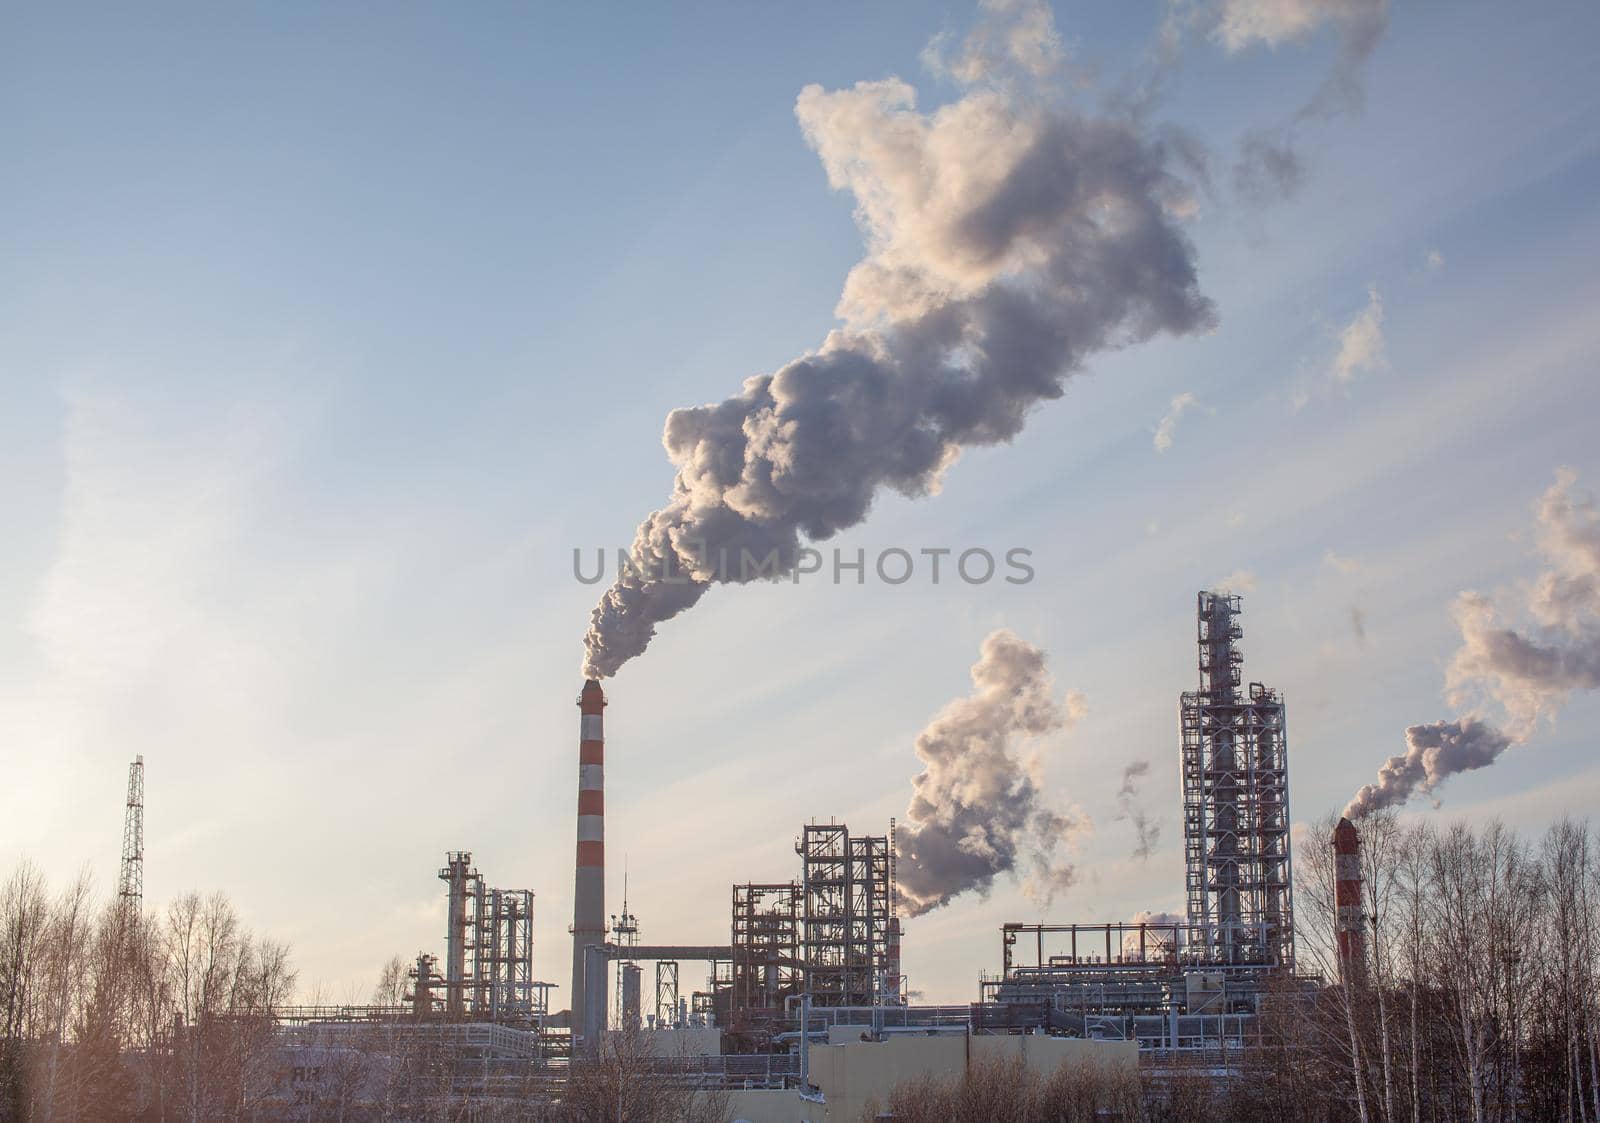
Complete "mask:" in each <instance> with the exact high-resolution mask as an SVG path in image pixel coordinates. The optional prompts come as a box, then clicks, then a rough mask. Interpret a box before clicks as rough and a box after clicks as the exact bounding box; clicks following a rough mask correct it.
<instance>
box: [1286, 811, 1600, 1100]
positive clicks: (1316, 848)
mask: <svg viewBox="0 0 1600 1123" xmlns="http://www.w3.org/2000/svg"><path fill="white" fill-rule="evenodd" d="M1358 827H1359V830H1360V833H1361V862H1360V864H1361V872H1362V879H1363V880H1362V905H1361V916H1360V924H1361V931H1362V938H1361V940H1360V942H1359V947H1358V951H1359V955H1358V956H1357V957H1355V958H1353V959H1351V960H1349V961H1341V959H1340V955H1339V951H1338V940H1337V931H1338V920H1337V917H1338V913H1337V909H1336V907H1335V893H1334V884H1335V863H1334V858H1333V854H1332V851H1331V849H1330V847H1329V845H1328V839H1329V837H1330V835H1331V833H1332V830H1333V823H1332V821H1331V820H1328V821H1325V822H1324V823H1322V824H1321V825H1320V826H1319V827H1318V828H1317V831H1316V833H1315V834H1313V836H1312V837H1311V838H1309V839H1307V840H1306V841H1305V842H1304V843H1302V844H1301V845H1300V846H1299V847H1298V851H1297V853H1296V856H1295V857H1296V865H1297V878H1296V881H1297V895H1296V898H1295V904H1296V910H1297V913H1298V917H1297V920H1298V925H1297V927H1298V931H1299V941H1298V947H1299V954H1300V961H1301V967H1302V968H1311V969H1313V970H1318V971H1320V972H1321V973H1322V975H1323V978H1324V980H1325V982H1326V984H1327V985H1326V986H1324V987H1323V988H1322V989H1321V991H1320V992H1319V994H1318V1000H1317V1002H1316V1004H1315V1006H1314V1008H1313V1013H1314V1016H1313V1017H1311V1018H1309V1019H1300V1020H1296V1019H1295V1017H1294V1015H1293V1013H1292V1012H1291V1010H1292V1007H1291V1006H1289V1005H1286V1004H1279V1005H1278V1010H1279V1012H1280V1016H1279V1017H1278V1019H1277V1021H1278V1024H1277V1025H1275V1026H1273V1027H1272V1028H1274V1029H1275V1030H1276V1031H1277V1033H1278V1038H1279V1040H1280V1041H1281V1042H1282V1048H1280V1049H1279V1050H1277V1052H1276V1055H1275V1056H1269V1058H1268V1059H1269V1060H1271V1061H1273V1062H1275V1063H1274V1065H1273V1068H1272V1071H1271V1072H1269V1073H1268V1074H1267V1075H1268V1076H1269V1078H1270V1079H1269V1080H1268V1081H1267V1084H1268V1086H1269V1087H1271V1086H1274V1085H1275V1086H1277V1087H1279V1088H1280V1089H1281V1090H1282V1092H1283V1097H1282V1101H1281V1102H1283V1104H1284V1106H1285V1107H1286V1108H1287V1107H1289V1106H1290V1105H1291V1104H1292V1103H1294V1102H1303V1103H1308V1104H1309V1105H1310V1106H1311V1107H1312V1110H1313V1111H1315V1110H1317V1109H1318V1108H1319V1107H1320V1108H1322V1109H1325V1110H1324V1114H1323V1116H1321V1117H1328V1118H1353V1119H1358V1120H1361V1121H1362V1123H1368V1121H1373V1120H1381V1121H1384V1123H1404V1121H1412V1123H1422V1121H1423V1120H1429V1121H1432V1120H1472V1121H1474V1123H1486V1121H1488V1120H1496V1121H1502V1120H1565V1121H1569V1123H1590V1121H1597V1120H1600V962H1597V958H1596V956H1597V952H1600V943H1597V939H1596V933H1597V930H1600V863H1597V861H1596V848H1597V841H1596V839H1595V838H1594V837H1592V835H1591V833H1590V828H1589V825H1588V824H1587V823H1574V822H1571V821H1567V820H1563V821H1561V822H1557V823H1556V824H1554V825H1553V826H1551V827H1550V828H1549V830H1548V831H1546V832H1545V834H1544V835H1543V837H1541V838H1539V839H1537V840H1536V841H1533V842H1529V841H1526V840H1524V839H1522V838H1520V837H1518V836H1517V834H1516V833H1514V832H1513V831H1511V830H1508V829H1507V828H1506V827H1505V826H1504V825H1502V824H1501V823H1499V822H1490V823H1488V824H1487V825H1486V826H1483V827H1481V828H1479V829H1473V828H1471V827H1468V826H1466V825H1464V824H1455V825H1452V826H1447V827H1443V828H1440V827H1435V826H1433V825H1431V824H1428V823H1422V824H1418V825H1413V826H1404V825H1402V824H1401V822H1400V821H1399V820H1398V819H1397V818H1396V816H1395V815H1394V814H1393V813H1392V812H1380V813H1377V814H1374V815H1371V816H1368V817H1367V818H1366V819H1364V820H1362V821H1361V822H1360V823H1359V824H1358ZM1297 1056H1303V1057H1308V1058H1311V1062H1312V1063H1310V1064H1300V1063H1296V1062H1295V1060H1294V1058H1295V1057H1297ZM1319 1085H1322V1086H1323V1087H1325V1088H1326V1089H1328V1092H1327V1093H1325V1094H1324V1095H1323V1096H1317V1095H1316V1094H1315V1093H1316V1089H1317V1088H1318V1086H1319ZM1319 1099H1320V1100H1323V1101H1324V1102H1323V1103H1321V1104H1320V1105H1319V1104H1318V1102H1317V1101H1318V1100H1319ZM1329 1101H1331V1102H1329Z"/></svg>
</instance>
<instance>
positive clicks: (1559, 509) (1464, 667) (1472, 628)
mask: <svg viewBox="0 0 1600 1123" xmlns="http://www.w3.org/2000/svg"><path fill="white" fill-rule="evenodd" d="M1576 484H1577V474H1576V473H1574V472H1573V471H1572V470H1571V469H1567V468H1564V469H1561V470H1560V471H1558V472H1557V473H1556V481H1555V483H1554V484H1552V485H1551V486H1550V488H1549V489H1548V490H1546V491H1545V493H1544V495H1542V496H1541V497H1540V499H1539V503H1538V506H1537V508H1536V518H1535V535H1534V542H1535V546H1536V548H1537V551H1538V553H1539V555H1540V556H1541V558H1542V559H1543V561H1544V568H1543V569H1541V570H1540V572H1539V573H1538V575H1537V576H1536V577H1535V578H1534V580H1533V582H1532V583H1531V585H1529V586H1528V587H1527V588H1526V589H1525V600H1526V608H1527V613H1528V616H1529V617H1531V619H1532V621H1533V622H1534V626H1533V627H1530V628H1526V629H1519V628H1516V627H1513V626H1510V625H1509V624H1507V623H1506V622H1504V620H1503V617H1504V615H1505V613H1504V612H1503V610H1502V608H1501V606H1500V605H1499V604H1497V603H1496V601H1495V599H1494V598H1493V597H1490V596H1487V595H1485V594H1483V593H1477V592H1466V593H1462V594H1461V595H1460V596H1459V597H1457V598H1456V603H1455V618H1456V623H1457V625H1458V626H1459V627H1460V629H1461V641H1462V642H1461V648H1460V650H1458V651H1457V652H1456V656H1455V659H1454V661H1453V662H1452V663H1451V665H1450V671H1449V677H1448V680H1447V684H1448V686H1449V688H1450V691H1451V696H1452V699H1453V700H1454V701H1456V702H1457V704H1470V703H1472V702H1476V701H1481V700H1489V701H1493V702H1496V703H1498V704H1499V705H1500V706H1502V707H1503V708H1504V709H1505V711H1506V713H1507V714H1509V715H1510V717H1511V719H1512V722H1513V725H1514V728H1515V729H1516V731H1517V732H1519V733H1520V734H1523V735H1526V734H1529V733H1531V732H1532V731H1533V729H1534V728H1535V726H1536V725H1537V724H1538V723H1539V721H1540V720H1542V719H1549V718H1554V717H1555V715H1556V714H1557V713H1558V712H1559V711H1560V710H1561V708H1562V707H1563V706H1564V705H1565V704H1566V701H1567V698H1568V696H1569V695H1570V694H1571V693H1572V691H1574V690H1594V689H1596V688H1600V511H1597V510H1596V507H1595V501H1594V497H1593V496H1591V495H1587V494H1577V493H1575V492H1574V488H1575V486H1576Z"/></svg>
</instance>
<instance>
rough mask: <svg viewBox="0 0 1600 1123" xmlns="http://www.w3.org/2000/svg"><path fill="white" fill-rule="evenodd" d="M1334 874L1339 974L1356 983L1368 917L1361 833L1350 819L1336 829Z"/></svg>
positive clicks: (1342, 822)
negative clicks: (1364, 904) (1364, 910)
mask: <svg viewBox="0 0 1600 1123" xmlns="http://www.w3.org/2000/svg"><path fill="white" fill-rule="evenodd" d="M1333 876H1334V886H1333V905H1334V910H1335V915H1336V916H1337V918H1338V919H1337V936H1338V940H1339V975H1340V977H1341V978H1342V979H1344V980H1345V981H1346V982H1354V981H1355V980H1356V979H1357V978H1359V977H1360V975H1361V971H1362V968H1363V965H1364V964H1365V963H1366V961H1367V957H1366V929H1365V927H1364V924H1365V920H1364V919H1363V917H1362V915H1361V836H1360V835H1359V834H1357V833H1356V828H1355V824H1354V823H1352V822H1351V821H1350V820H1349V819H1340V820H1339V825H1338V826H1336V827H1334V828H1333Z"/></svg>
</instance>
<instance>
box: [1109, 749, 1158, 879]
mask: <svg viewBox="0 0 1600 1123" xmlns="http://www.w3.org/2000/svg"><path fill="white" fill-rule="evenodd" d="M1149 772H1150V762H1149V761H1148V760H1136V761H1134V762H1133V763H1132V764H1130V765H1128V767H1126V768H1124V769H1123V770H1122V786H1121V787H1120V788H1118V789H1117V818H1118V819H1119V820H1122V819H1125V820H1127V821H1128V822H1130V823H1132V824H1133V829H1134V835H1135V838H1136V839H1137V842H1136V843H1135V845H1134V848H1133V856H1134V857H1135V858H1137V859H1139V861H1141V862H1145V861H1149V859H1150V851H1151V850H1153V849H1154V848H1155V845H1156V843H1157V842H1158V841H1160V838H1161V824H1160V823H1156V822H1151V820H1150V815H1149V813H1148V812H1146V811H1145V809H1144V808H1143V807H1142V806H1141V805H1140V804H1139V802H1138V800H1139V782H1140V781H1141V780H1143V779H1144V777H1145V776H1146V775H1148V774H1149Z"/></svg>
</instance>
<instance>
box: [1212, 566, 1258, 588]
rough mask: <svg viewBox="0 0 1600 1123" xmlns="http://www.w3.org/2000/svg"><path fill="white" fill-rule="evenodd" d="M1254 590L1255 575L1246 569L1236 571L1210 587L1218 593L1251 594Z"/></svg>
mask: <svg viewBox="0 0 1600 1123" xmlns="http://www.w3.org/2000/svg"><path fill="white" fill-rule="evenodd" d="M1255 588H1256V575H1255V573H1254V572H1253V571H1251V570H1248V569H1236V570H1234V571H1233V572H1232V573H1230V574H1228V575H1227V576H1226V577H1224V578H1223V579H1222V580H1221V581H1218V582H1216V583H1215V584H1214V585H1212V589H1213V590H1215V591H1216V592H1219V593H1253V592H1255Z"/></svg>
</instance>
